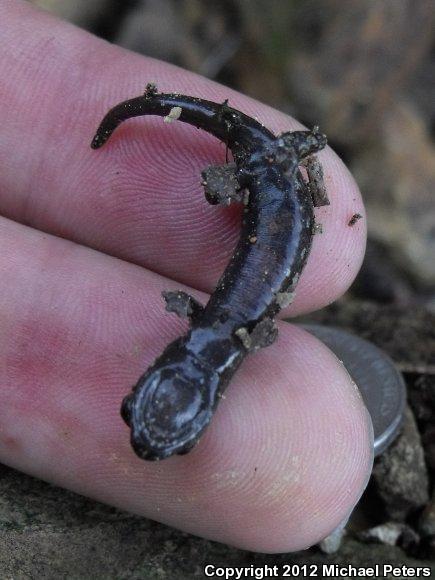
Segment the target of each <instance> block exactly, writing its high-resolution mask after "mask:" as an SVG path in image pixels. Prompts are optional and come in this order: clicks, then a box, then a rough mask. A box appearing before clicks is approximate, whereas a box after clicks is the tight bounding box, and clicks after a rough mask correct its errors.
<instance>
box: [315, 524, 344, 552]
mask: <svg viewBox="0 0 435 580" xmlns="http://www.w3.org/2000/svg"><path fill="white" fill-rule="evenodd" d="M346 523H347V520H346V522H345V524H344V525H341V526H338V527H337V528H336V529H335V530H334V531H333V532H332V533H330V534H329V536H326V538H324V539H323V540H322V541H321V542H319V544H318V546H319V549H320V550H321V551H322V552H323V553H324V554H335V552H338V550H339V549H340V546H341V544H342V541H343V538H344V536H345V534H346V530H345V525H346Z"/></svg>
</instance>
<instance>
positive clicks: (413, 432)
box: [373, 407, 429, 521]
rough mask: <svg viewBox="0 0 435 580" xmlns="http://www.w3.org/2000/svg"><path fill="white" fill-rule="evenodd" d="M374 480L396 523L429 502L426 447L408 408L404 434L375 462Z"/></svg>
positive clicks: (388, 512) (387, 509) (386, 508)
mask: <svg viewBox="0 0 435 580" xmlns="http://www.w3.org/2000/svg"><path fill="white" fill-rule="evenodd" d="M373 480H374V482H375V484H376V488H377V492H378V494H379V496H380V497H381V499H382V501H383V503H384V506H385V510H386V513H387V514H388V515H389V516H390V517H391V519H393V520H398V521H403V520H404V519H405V518H406V517H407V516H408V515H409V514H411V513H413V512H415V511H416V510H417V509H418V508H420V507H422V506H424V505H425V504H426V503H427V502H428V501H429V478H428V473H427V469H426V464H425V461H424V452H423V447H422V445H421V440H420V434H419V432H418V430H417V426H416V424H415V420H414V417H413V415H412V412H411V410H410V409H409V407H408V408H407V409H406V412H405V422H404V426H403V431H402V433H401V434H400V436H399V437H398V438H397V439H396V441H395V442H394V443H393V444H392V445H391V446H390V447H389V448H388V449H387V450H386V451H385V452H384V453H383V455H381V456H380V457H379V458H378V459H377V461H376V462H375V466H374V468H373Z"/></svg>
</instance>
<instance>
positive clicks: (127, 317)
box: [0, 219, 373, 552]
mask: <svg viewBox="0 0 435 580" xmlns="http://www.w3.org/2000/svg"><path fill="white" fill-rule="evenodd" d="M0 244H1V247H2V248H3V252H2V255H1V259H0V270H1V276H0V317H1V320H2V333H1V335H0V357H1V358H0V384H1V385H2V389H1V393H0V426H1V429H0V461H1V462H4V463H6V464H9V465H11V466H14V467H16V468H18V469H20V470H23V471H26V472H28V473H31V474H33V475H35V476H37V477H41V478H43V479H46V480H48V481H51V482H54V483H56V484H58V485H61V486H64V487H67V488H69V489H72V490H74V491H76V492H78V493H82V494H84V495H87V496H90V497H93V498H96V499H99V500H101V501H104V502H107V503H110V504H113V505H115V506H118V507H121V508H124V509H127V510H129V511H132V512H136V513H139V514H143V515H145V516H147V517H150V518H153V519H156V520H159V521H161V522H164V523H167V524H170V525H173V526H175V527H178V528H180V529H183V530H186V531H188V532H192V533H194V534H199V535H201V536H204V537H206V538H211V539H214V540H218V541H220V542H225V543H229V544H233V545H236V546H239V547H242V548H246V549H250V550H261V551H266V552H280V551H288V550H295V549H299V548H302V547H306V546H308V545H310V544H312V543H314V542H316V541H318V540H319V539H321V538H322V537H323V536H325V535H326V534H328V533H329V532H330V531H331V530H332V529H334V528H335V527H336V526H337V525H338V524H339V522H340V521H342V520H343V519H344V518H345V517H346V516H347V515H348V514H349V511H350V510H351V508H352V507H353V506H354V504H355V502H356V501H357V500H358V498H359V496H360V495H361V493H362V490H363V488H364V487H365V485H366V482H367V478H368V474H369V471H370V467H371V462H372V444H373V442H372V434H371V424H370V421H369V420H368V415H367V413H366V411H365V408H364V406H363V404H362V402H361V398H360V396H359V394H358V393H357V390H356V389H355V387H354V385H353V384H352V382H351V381H350V379H349V376H348V375H347V373H346V372H345V371H344V369H343V367H342V365H341V364H340V363H339V362H338V361H337V359H336V358H335V357H334V356H333V355H332V354H331V353H330V351H328V350H327V349H326V347H325V346H323V345H322V344H321V343H319V342H318V341H317V340H316V339H315V338H314V337H312V336H310V335H309V334H307V333H305V332H304V331H302V330H301V329H298V328H296V327H291V326H290V325H288V324H286V323H282V324H281V326H280V335H279V339H278V341H277V342H276V343H275V344H274V345H273V346H272V347H270V348H267V349H265V350H263V351H262V352H260V353H258V354H257V355H255V356H252V357H249V359H248V360H246V361H245V363H244V364H243V365H242V368H241V370H240V372H239V373H238V374H237V376H236V378H235V380H234V381H233V382H232V384H231V386H230V387H229V388H228V390H227V392H226V399H225V400H224V401H222V403H221V405H220V408H219V409H218V411H217V413H216V416H215V417H214V419H213V421H212V424H211V425H210V427H209V429H208V431H207V432H206V434H205V435H204V436H203V438H202V440H201V441H200V443H199V445H198V446H197V447H196V448H195V449H194V450H193V451H192V452H191V453H190V454H189V455H186V456H183V457H180V456H178V457H173V458H170V459H168V460H165V461H162V462H160V463H147V462H144V461H142V460H140V459H138V458H137V457H136V456H135V455H134V453H133V451H132V450H131V448H130V446H129V441H128V440H129V432H128V428H127V427H126V426H125V425H124V423H123V422H122V420H121V418H120V416H119V407H120V401H121V400H122V398H123V396H124V395H125V394H126V393H127V392H128V391H129V389H130V385H132V384H134V383H135V382H136V379H137V377H138V376H139V375H140V374H141V373H142V372H143V370H144V369H145V368H146V366H147V365H148V364H150V362H151V361H152V360H153V358H154V357H155V356H156V355H157V354H159V352H160V351H161V349H162V348H163V346H164V345H165V344H166V343H167V342H168V341H169V340H171V339H173V338H175V336H176V335H178V334H179V333H180V332H181V329H182V326H183V324H182V323H179V322H176V321H175V320H174V318H173V317H172V316H170V315H169V314H164V313H163V312H162V307H161V299H160V291H161V290H162V289H164V288H167V287H168V285H169V284H170V282H169V281H168V280H165V279H163V278H162V277H160V276H158V275H156V274H152V273H150V272H147V271H145V270H143V269H141V268H139V267H137V266H134V265H131V264H127V263H124V262H121V261H119V260H117V259H115V258H112V257H108V256H104V255H102V254H99V253H97V252H95V251H93V250H90V249H87V248H84V247H81V246H78V245H76V244H73V243H71V242H68V241H65V240H60V239H57V238H53V237H51V236H49V235H46V234H42V233H40V232H37V231H36V230H32V229H30V228H26V227H25V226H22V225H18V224H16V223H14V222H11V221H8V220H5V219H1V220H0Z"/></svg>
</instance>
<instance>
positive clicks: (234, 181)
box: [201, 163, 243, 205]
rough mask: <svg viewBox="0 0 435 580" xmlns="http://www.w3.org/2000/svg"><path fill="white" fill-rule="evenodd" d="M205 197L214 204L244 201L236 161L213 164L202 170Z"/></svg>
mask: <svg viewBox="0 0 435 580" xmlns="http://www.w3.org/2000/svg"><path fill="white" fill-rule="evenodd" d="M201 176H202V185H203V186H204V193H205V198H206V200H207V201H208V203H211V204H212V205H217V204H219V205H230V203H234V202H241V201H243V190H242V187H241V185H240V183H239V180H238V178H237V167H236V164H235V163H227V164H226V165H211V166H210V167H207V169H204V171H202V172H201Z"/></svg>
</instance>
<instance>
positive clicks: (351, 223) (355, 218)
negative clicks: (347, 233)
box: [347, 213, 363, 227]
mask: <svg viewBox="0 0 435 580" xmlns="http://www.w3.org/2000/svg"><path fill="white" fill-rule="evenodd" d="M362 217H363V216H362V215H361V214H360V213H354V214H353V216H352V217H351V218H350V220H349V222H348V224H347V225H348V226H351V227H352V226H354V225H355V224H356V222H357V221H359V220H361V219H362Z"/></svg>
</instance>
